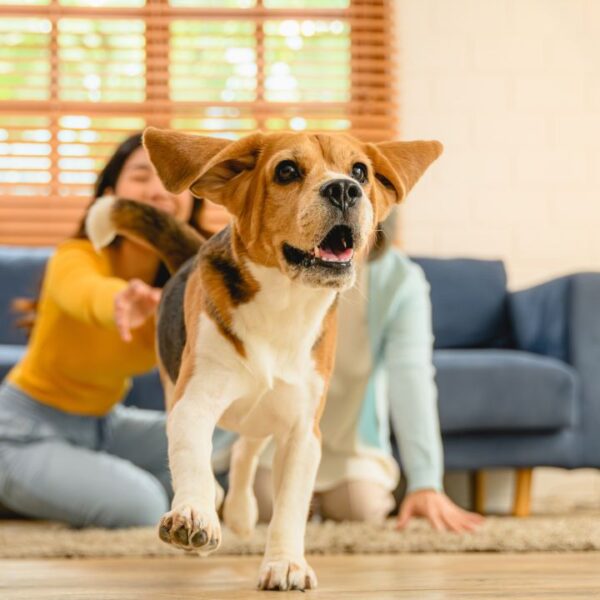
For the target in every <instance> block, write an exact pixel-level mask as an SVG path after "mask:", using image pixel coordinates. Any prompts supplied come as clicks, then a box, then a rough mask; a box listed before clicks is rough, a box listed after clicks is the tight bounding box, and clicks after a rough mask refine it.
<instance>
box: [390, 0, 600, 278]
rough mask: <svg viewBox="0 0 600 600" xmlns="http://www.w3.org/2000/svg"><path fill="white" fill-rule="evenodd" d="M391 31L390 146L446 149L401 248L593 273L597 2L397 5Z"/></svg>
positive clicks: (416, 202)
mask: <svg viewBox="0 0 600 600" xmlns="http://www.w3.org/2000/svg"><path fill="white" fill-rule="evenodd" d="M397 31H398V48H399V54H398V56H399V77H400V82H401V85H400V106H401V135H402V138H403V139H419V138H420V139H427V138H436V139H439V140H441V141H442V142H443V143H444V146H445V153H444V154H443V155H442V157H441V158H440V159H439V161H438V163H436V164H435V165H434V166H433V167H432V169H431V171H430V172H429V173H428V174H427V175H426V177H425V178H424V179H423V180H422V181H421V182H420V183H419V184H418V185H417V187H416V188H415V190H414V191H413V193H412V194H411V196H410V197H409V199H408V201H407V204H406V206H405V207H404V209H403V213H402V227H403V231H402V239H403V242H404V246H405V248H406V249H407V251H408V252H412V253H419V254H431V255H438V256H479V257H498V258H502V259H504V260H505V261H506V264H507V269H508V273H509V284H510V285H511V287H513V288H519V287H522V286H525V285H529V284H533V283H537V282H539V281H542V280H544V279H547V278H549V277H552V276H555V275H560V274H563V273H567V272H571V271H574V270H583V269H593V270H600V0H398V24H397Z"/></svg>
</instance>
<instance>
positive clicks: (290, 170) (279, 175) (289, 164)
mask: <svg viewBox="0 0 600 600" xmlns="http://www.w3.org/2000/svg"><path fill="white" fill-rule="evenodd" d="M275 179H276V180H277V182H278V183H283V184H285V183H290V182H292V181H295V180H296V179H300V169H299V168H298V165H297V164H296V163H295V162H294V161H293V160H283V161H281V162H280V163H279V164H278V165H277V166H276V167H275Z"/></svg>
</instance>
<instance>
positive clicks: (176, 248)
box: [85, 196, 206, 273]
mask: <svg viewBox="0 0 600 600" xmlns="http://www.w3.org/2000/svg"><path fill="white" fill-rule="evenodd" d="M85 229H86V232H87V235H88V237H89V238H90V241H91V242H92V244H93V245H94V247H95V248H96V250H99V249H100V248H104V247H105V246H108V245H109V244H110V243H111V242H112V241H113V240H114V239H115V236H117V235H122V236H125V237H126V238H129V239H132V240H135V241H137V242H139V243H141V244H143V245H144V246H147V247H149V248H151V249H152V250H154V251H155V252H156V253H157V254H158V255H159V256H160V258H161V259H162V261H163V262H164V263H165V264H166V265H167V268H168V269H169V271H170V272H171V273H174V272H175V271H177V269H179V267H180V266H181V265H182V264H183V263H184V262H185V261H186V260H188V259H189V258H191V257H192V256H194V255H195V254H196V253H197V252H198V250H199V248H200V246H202V244H203V243H204V242H205V241H206V240H205V239H204V238H203V237H202V236H201V235H200V234H199V233H198V232H197V231H196V230H195V229H194V228H193V227H191V226H190V225H186V224H184V223H180V222H179V221H177V219H175V218H174V217H172V216H171V215H169V214H167V213H166V212H163V211H161V210H158V209H157V208H154V207H153V206H150V205H148V204H143V203H141V202H134V201H133V200H123V199H119V198H115V197H114V196H104V197H102V198H99V199H98V200H96V201H95V202H94V203H93V204H92V206H91V207H90V208H89V210H88V214H87V216H86V219H85Z"/></svg>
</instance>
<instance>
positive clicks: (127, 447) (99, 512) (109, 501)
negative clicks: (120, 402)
mask: <svg viewBox="0 0 600 600" xmlns="http://www.w3.org/2000/svg"><path fill="white" fill-rule="evenodd" d="M171 496H172V489H171V483H170V475H169V470H168V464H167V437H166V431H165V414H164V413H162V412H159V411H151V410H141V409H138V408H133V407H123V406H117V407H116V408H115V409H114V410H113V411H111V412H110V413H109V414H108V415H106V416H105V417H87V416H79V415H73V414H70V413H66V412H63V411H61V410H57V409H54V408H51V407H49V406H46V405H44V404H41V403H40V402H37V401H36V400H34V399H33V398H31V397H30V396H28V395H27V394H25V393H24V392H22V391H21V390H19V389H17V388H16V387H14V386H11V385H8V384H3V385H2V386H0V502H1V503H2V504H4V505H6V506H7V507H8V508H10V509H12V510H14V511H16V512H18V513H20V514H23V515H27V516H30V517H35V518H39V519H52V520H58V521H64V522H66V523H69V524H71V525H73V526H75V527H85V526H98V527H133V526H145V525H156V524H158V522H159V520H160V517H161V516H162V515H163V513H165V512H166V511H167V510H168V509H169V502H170V498H171Z"/></svg>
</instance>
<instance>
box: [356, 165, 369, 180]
mask: <svg viewBox="0 0 600 600" xmlns="http://www.w3.org/2000/svg"><path fill="white" fill-rule="evenodd" d="M367 173H368V169H367V165H364V164H363V163H355V164H354V165H353V166H352V178H353V179H356V181H358V183H364V182H365V181H367Z"/></svg>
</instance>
